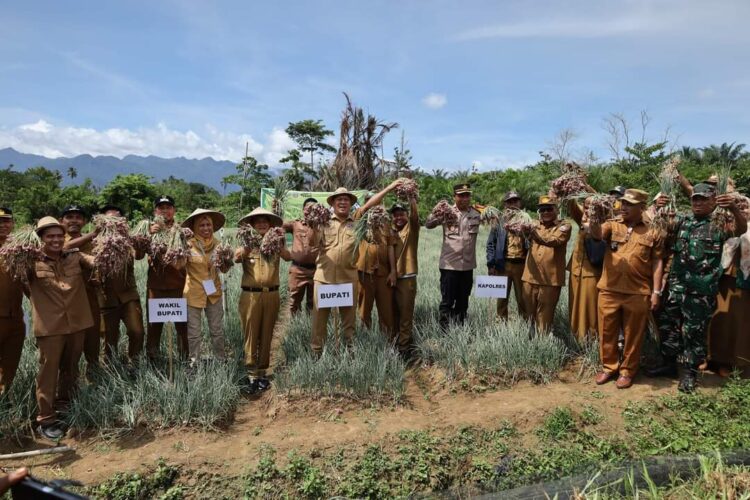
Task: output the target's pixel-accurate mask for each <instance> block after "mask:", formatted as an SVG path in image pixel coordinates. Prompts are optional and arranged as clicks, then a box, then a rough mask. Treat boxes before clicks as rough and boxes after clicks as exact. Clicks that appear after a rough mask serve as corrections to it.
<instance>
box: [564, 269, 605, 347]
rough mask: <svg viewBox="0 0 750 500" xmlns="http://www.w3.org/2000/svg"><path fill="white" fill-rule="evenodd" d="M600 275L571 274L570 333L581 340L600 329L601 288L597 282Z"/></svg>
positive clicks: (569, 299) (569, 291) (569, 289)
mask: <svg viewBox="0 0 750 500" xmlns="http://www.w3.org/2000/svg"><path fill="white" fill-rule="evenodd" d="M598 282H599V277H598V276H591V277H587V278H582V277H580V276H574V275H572V274H571V275H570V283H569V287H568V317H569V318H570V333H572V334H573V335H574V336H575V337H576V338H577V339H578V340H579V341H583V340H584V339H586V338H588V337H592V336H594V335H596V334H597V333H596V332H598V331H599V329H598V327H597V324H598V321H599V320H598V316H599V307H598V300H599V290H598V289H597V288H596V284H597V283H598Z"/></svg>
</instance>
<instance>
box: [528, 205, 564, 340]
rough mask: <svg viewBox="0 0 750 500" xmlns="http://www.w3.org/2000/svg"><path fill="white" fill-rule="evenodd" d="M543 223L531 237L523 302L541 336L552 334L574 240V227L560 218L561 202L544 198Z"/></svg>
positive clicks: (530, 233)
mask: <svg viewBox="0 0 750 500" xmlns="http://www.w3.org/2000/svg"><path fill="white" fill-rule="evenodd" d="M537 211H538V212H539V219H540V220H539V222H537V223H536V225H535V226H534V227H533V228H532V229H531V231H530V232H529V235H528V238H529V239H530V240H531V249H530V250H529V255H528V256H527V257H526V267H525V268H524V270H523V277H522V278H521V279H522V280H523V301H524V308H525V311H526V319H527V320H531V321H532V325H533V328H534V330H535V331H536V332H537V333H544V334H546V333H549V331H550V329H551V328H552V322H553V320H554V318H555V308H557V301H558V300H559V299H560V290H561V288H562V287H563V285H565V250H566V248H567V244H568V240H569V239H570V229H571V228H570V224H568V223H566V222H564V221H561V220H559V219H558V211H557V202H556V201H555V200H554V198H551V197H549V196H546V195H545V196H540V197H539V202H538V204H537Z"/></svg>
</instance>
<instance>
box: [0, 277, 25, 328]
mask: <svg viewBox="0 0 750 500" xmlns="http://www.w3.org/2000/svg"><path fill="white" fill-rule="evenodd" d="M0 318H23V285H22V284H21V283H20V282H18V281H13V280H12V279H11V277H10V274H9V273H8V272H7V270H6V269H5V266H0Z"/></svg>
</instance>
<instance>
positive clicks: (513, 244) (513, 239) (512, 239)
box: [505, 233, 526, 259]
mask: <svg viewBox="0 0 750 500" xmlns="http://www.w3.org/2000/svg"><path fill="white" fill-rule="evenodd" d="M505 258H506V259H525V258H526V247H525V246H524V240H523V236H521V235H518V234H512V233H507V236H506V237H505Z"/></svg>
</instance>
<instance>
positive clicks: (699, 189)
mask: <svg viewBox="0 0 750 500" xmlns="http://www.w3.org/2000/svg"><path fill="white" fill-rule="evenodd" d="M714 195H716V187H714V186H712V185H711V184H708V183H705V182H701V183H700V184H696V185H695V186H693V195H692V196H691V198H694V197H696V196H701V197H703V198H710V197H712V196H714Z"/></svg>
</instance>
